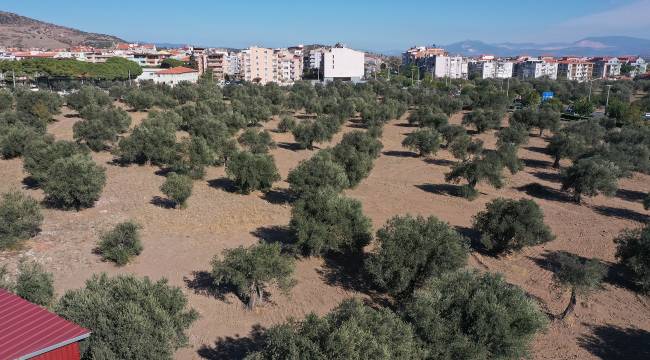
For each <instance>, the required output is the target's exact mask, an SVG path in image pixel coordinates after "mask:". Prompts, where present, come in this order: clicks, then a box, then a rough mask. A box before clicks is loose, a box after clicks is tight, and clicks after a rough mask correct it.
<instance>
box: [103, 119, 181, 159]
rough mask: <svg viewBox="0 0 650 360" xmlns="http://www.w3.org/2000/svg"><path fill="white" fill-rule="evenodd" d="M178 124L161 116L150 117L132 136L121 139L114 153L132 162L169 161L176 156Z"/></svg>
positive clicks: (134, 130)
mask: <svg viewBox="0 0 650 360" xmlns="http://www.w3.org/2000/svg"><path fill="white" fill-rule="evenodd" d="M175 132H176V126H175V124H174V123H172V122H171V121H167V120H166V119H164V118H161V117H151V116H150V117H149V118H147V119H146V120H145V121H143V122H142V123H141V124H140V125H138V126H137V127H136V128H135V129H133V132H132V133H131V135H130V136H128V137H125V138H122V139H120V141H119V143H118V146H117V148H116V149H115V150H114V154H115V155H116V156H118V157H119V158H120V160H121V161H124V162H130V163H146V162H150V163H152V164H156V165H162V164H166V163H169V162H170V160H171V159H173V157H174V153H175V151H174V150H175V144H176V133H175Z"/></svg>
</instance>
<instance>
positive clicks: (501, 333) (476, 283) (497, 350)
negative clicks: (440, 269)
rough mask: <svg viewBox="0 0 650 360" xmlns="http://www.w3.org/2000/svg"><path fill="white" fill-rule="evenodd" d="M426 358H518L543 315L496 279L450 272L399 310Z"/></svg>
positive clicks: (521, 294)
mask: <svg viewBox="0 0 650 360" xmlns="http://www.w3.org/2000/svg"><path fill="white" fill-rule="evenodd" d="M403 318H404V319H405V320H406V321H407V322H409V323H411V324H412V325H413V327H414V329H415V333H416V334H417V335H418V336H419V338H420V340H421V341H422V342H423V343H424V347H425V349H426V350H428V352H429V353H428V358H430V359H513V360H514V359H521V358H524V357H526V355H527V354H528V351H529V347H530V343H531V342H532V340H533V337H534V336H535V334H536V333H537V332H538V331H540V330H542V329H543V328H544V327H545V324H546V319H545V316H544V315H543V314H542V313H541V312H540V311H539V310H538V309H537V306H536V305H535V303H534V302H533V300H531V299H529V298H528V297H527V296H526V294H525V293H524V292H523V291H522V290H521V289H519V288H517V287H515V286H512V285H510V284H508V283H506V282H505V281H504V280H503V279H502V278H501V276H500V275H494V274H490V273H485V274H483V275H479V274H478V273H477V272H466V271H459V272H451V273H446V274H444V275H442V276H441V277H438V278H432V279H431V280H429V281H428V283H427V284H426V285H425V286H424V287H423V288H421V289H419V290H416V291H415V293H414V295H413V297H412V299H410V300H409V301H408V302H407V303H406V304H405V305H404V309H403Z"/></svg>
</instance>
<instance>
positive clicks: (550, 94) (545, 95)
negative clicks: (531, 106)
mask: <svg viewBox="0 0 650 360" xmlns="http://www.w3.org/2000/svg"><path fill="white" fill-rule="evenodd" d="M554 95H555V94H554V93H553V92H552V91H544V92H543V93H542V101H546V100H551V99H552V98H553V96H554Z"/></svg>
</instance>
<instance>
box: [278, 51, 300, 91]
mask: <svg viewBox="0 0 650 360" xmlns="http://www.w3.org/2000/svg"><path fill="white" fill-rule="evenodd" d="M276 55H277V64H278V67H277V70H276V81H277V82H278V83H280V84H292V83H293V82H294V81H297V80H300V79H302V69H303V59H302V53H296V52H294V51H290V50H288V49H278V50H276Z"/></svg>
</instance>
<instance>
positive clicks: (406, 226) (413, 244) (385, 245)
mask: <svg viewBox="0 0 650 360" xmlns="http://www.w3.org/2000/svg"><path fill="white" fill-rule="evenodd" d="M376 239H377V250H376V251H375V252H374V253H372V254H371V255H370V256H369V257H368V259H367V261H366V265H365V268H366V271H367V272H368V273H369V274H370V275H371V276H372V279H373V281H374V283H375V284H376V285H377V286H379V287H380V288H381V289H383V290H386V291H388V292H389V293H391V294H393V295H405V294H410V293H411V292H412V291H413V290H414V289H416V288H417V287H419V286H421V285H422V284H423V283H424V281H426V280H427V279H428V278H430V277H432V276H439V275H441V274H443V273H445V272H447V271H455V270H457V269H459V268H461V267H463V266H465V264H466V263H467V256H468V246H467V241H466V240H465V239H464V238H463V236H461V235H460V234H459V233H458V232H457V231H456V230H454V229H453V228H451V227H450V226H449V225H448V224H446V223H444V222H442V221H440V220H438V219H437V218H435V217H433V216H431V217H429V218H426V219H425V218H423V217H421V216H418V217H412V216H410V215H407V216H395V217H393V218H391V219H389V220H388V222H387V223H386V225H384V227H382V228H381V229H379V230H378V231H377V237H376Z"/></svg>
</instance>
